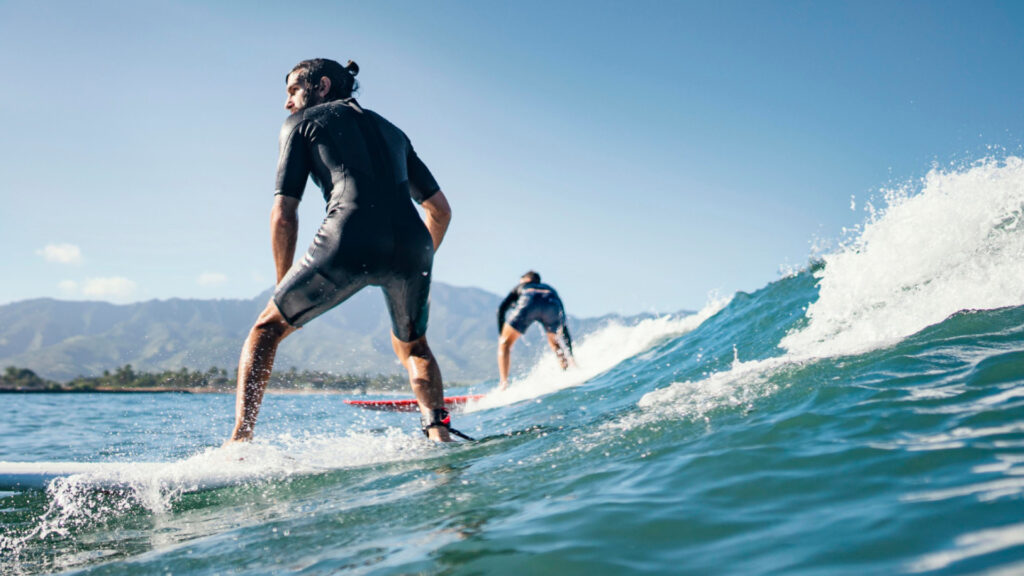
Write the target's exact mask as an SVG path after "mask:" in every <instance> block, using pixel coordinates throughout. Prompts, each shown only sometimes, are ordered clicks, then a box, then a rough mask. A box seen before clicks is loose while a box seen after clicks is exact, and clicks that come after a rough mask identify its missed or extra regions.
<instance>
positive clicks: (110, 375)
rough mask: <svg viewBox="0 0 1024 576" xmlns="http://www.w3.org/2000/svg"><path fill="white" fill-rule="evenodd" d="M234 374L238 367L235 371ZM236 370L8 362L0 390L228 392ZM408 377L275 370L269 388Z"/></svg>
mask: <svg viewBox="0 0 1024 576" xmlns="http://www.w3.org/2000/svg"><path fill="white" fill-rule="evenodd" d="M234 372H235V374H237V371H234ZM235 374H231V375H230V376H229V375H228V371H227V370H225V369H223V368H217V367H211V368H209V369H208V370H206V371H205V372H202V371H199V370H195V371H193V370H189V369H188V368H181V369H178V370H165V371H163V372H137V371H135V369H134V368H132V365H131V364H126V365H124V366H121V367H120V368H117V369H115V370H114V371H113V372H111V371H109V370H104V371H103V374H102V375H100V376H79V377H77V378H75V379H74V380H71V381H70V382H66V383H61V382H55V381H53V380H47V379H45V378H42V377H41V376H39V375H38V374H36V373H35V372H33V371H32V370H29V369H27V368H16V367H14V366H8V367H7V368H6V369H5V370H4V372H3V374H2V375H0V391H21V392H44V391H47V392H89V391H124V392H130V391H150V390H152V391H159V390H192V391H211V392H231V391H233V390H234V389H235V381H236V378H235ZM408 386H409V384H408V380H406V378H405V376H399V375H397V374H377V375H366V374H331V373H329V372H319V371H302V372H300V371H298V370H296V369H295V368H294V367H292V368H291V369H290V370H286V371H281V372H275V373H274V374H273V376H271V378H270V388H271V389H277V390H295V391H323V392H328V391H347V392H365V391H366V390H386V391H404V390H408Z"/></svg>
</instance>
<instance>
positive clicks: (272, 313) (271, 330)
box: [252, 300, 295, 340]
mask: <svg viewBox="0 0 1024 576" xmlns="http://www.w3.org/2000/svg"><path fill="white" fill-rule="evenodd" d="M252 330H253V332H256V333H258V334H261V335H266V336H268V337H272V338H277V339H278V340H280V339H281V338H284V337H285V336H287V335H288V334H290V333H291V332H293V331H294V330H295V328H293V327H292V325H291V324H289V323H288V321H287V320H285V319H284V316H283V315H282V314H281V311H280V310H278V309H277V305H276V304H274V302H273V300H271V301H270V303H269V304H267V307H266V308H265V309H264V310H263V312H261V313H260V316H259V318H257V319H256V323H255V324H254V325H253V327H252Z"/></svg>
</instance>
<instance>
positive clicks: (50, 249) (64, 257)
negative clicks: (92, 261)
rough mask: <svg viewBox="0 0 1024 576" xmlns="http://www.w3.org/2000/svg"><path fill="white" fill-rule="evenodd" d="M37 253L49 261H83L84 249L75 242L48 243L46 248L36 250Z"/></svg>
mask: <svg viewBox="0 0 1024 576" xmlns="http://www.w3.org/2000/svg"><path fill="white" fill-rule="evenodd" d="M36 254H39V255H40V256H42V257H43V258H45V259H46V261H47V262H57V263H58V264H81V263H82V251H81V250H80V249H79V248H78V246H75V245H74V244H48V245H47V246H46V248H43V249H42V250H36Z"/></svg>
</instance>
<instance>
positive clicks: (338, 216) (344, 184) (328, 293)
mask: <svg viewBox="0 0 1024 576" xmlns="http://www.w3.org/2000/svg"><path fill="white" fill-rule="evenodd" d="M309 176H312V178H313V182H314V183H316V184H317V186H319V187H320V188H321V190H323V195H324V200H326V201H327V217H326V218H325V219H324V221H323V224H322V225H321V226H320V230H319V231H318V232H317V234H316V238H315V239H314V240H313V244H312V245H311V246H310V247H309V250H308V251H307V252H306V255H305V256H304V257H303V258H302V260H301V261H300V262H299V263H298V264H296V265H295V266H292V268H291V270H289V272H288V274H287V275H285V277H284V278H283V279H282V280H281V283H280V284H279V285H278V286H277V290H276V291H275V292H274V302H275V303H276V304H277V307H278V309H280V310H281V313H282V314H283V315H284V317H285V319H286V320H287V321H288V323H289V324H291V325H293V326H302V325H303V324H305V323H307V322H309V321H310V320H312V319H313V318H315V317H317V316H319V315H320V314H323V313H324V312H326V311H327V310H330V309H331V308H333V307H334V306H337V305H338V304H340V303H341V302H344V301H345V300H346V299H347V298H349V297H350V296H352V295H353V294H355V293H356V292H357V291H359V290H360V289H362V288H363V287H365V286H367V285H376V286H380V287H381V288H382V289H383V290H384V294H385V297H386V300H387V306H388V312H390V314H391V327H392V331H393V332H394V334H395V336H397V337H398V338H399V339H400V340H403V341H405V342H410V341H412V340H415V339H417V338H419V337H421V336H423V335H424V334H425V333H426V330H427V312H428V302H427V300H428V296H429V294H430V272H431V267H432V265H433V259H434V245H433V241H432V240H431V237H430V233H429V232H428V231H427V227H426V226H425V225H424V223H423V220H422V219H421V218H420V216H419V214H418V213H417V212H416V208H415V207H414V206H413V203H412V201H411V200H410V198H411V199H412V200H416V202H419V203H422V202H423V201H424V200H426V199H428V198H430V197H431V196H433V195H434V194H435V193H436V192H437V191H438V190H439V189H440V188H439V187H438V185H437V182H436V181H435V180H434V177H433V176H432V175H431V174H430V171H429V170H428V169H427V167H426V166H425V165H424V164H423V162H422V161H420V159H419V157H418V156H416V152H415V151H414V150H413V148H412V144H411V143H410V142H409V138H407V137H406V135H405V134H404V133H403V132H402V131H401V130H399V129H398V128H397V127H396V126H395V125H394V124H391V123H390V122H388V121H387V120H385V119H384V118H383V117H381V116H380V115H378V114H376V113H374V112H372V111H370V110H364V109H362V108H360V107H359V105H358V104H357V103H356V101H355V100H353V99H347V100H336V101H333V102H328V103H325V104H320V105H318V106H312V107H310V108H308V109H306V110H302V111H300V112H297V113H295V114H292V115H291V116H290V117H289V118H288V119H287V120H286V121H285V123H284V126H283V127H282V128H281V156H280V160H279V161H278V172H277V194H281V195H284V196H291V197H294V198H299V199H301V198H302V193H303V191H304V189H305V186H306V179H307V177H309Z"/></svg>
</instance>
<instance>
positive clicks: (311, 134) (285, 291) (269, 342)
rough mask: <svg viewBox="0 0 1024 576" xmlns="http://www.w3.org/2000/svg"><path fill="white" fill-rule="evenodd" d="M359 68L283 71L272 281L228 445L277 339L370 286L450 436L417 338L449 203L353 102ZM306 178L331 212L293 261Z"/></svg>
mask: <svg viewBox="0 0 1024 576" xmlns="http://www.w3.org/2000/svg"><path fill="white" fill-rule="evenodd" d="M358 71H359V67H358V66H357V65H356V64H355V63H354V62H352V61H349V63H348V64H347V65H345V66H342V65H341V64H339V63H337V62H335V61H333V60H326V59H319V58H318V59H315V60H304V61H302V62H300V63H299V64H297V65H296V66H295V68H293V69H292V71H291V72H290V73H289V74H288V75H287V77H286V82H287V84H286V89H287V92H288V99H287V101H286V103H285V108H286V109H287V110H288V112H290V113H291V116H289V118H288V119H287V120H285V122H284V126H283V127H282V128H281V136H280V158H279V160H278V169H277V192H276V195H275V197H274V206H273V209H272V210H271V217H270V222H271V224H270V227H271V244H272V248H273V254H274V264H275V266H276V268H277V288H276V290H275V292H274V297H273V299H271V301H270V302H269V303H268V304H267V307H266V309H265V310H264V311H263V313H262V314H260V316H259V318H258V319H257V321H256V324H255V325H254V326H253V327H252V330H251V331H250V332H249V336H248V338H247V339H246V341H245V344H244V346H243V347H242V354H241V358H240V359H239V363H238V391H237V400H236V414H235V427H234V430H233V432H232V434H231V439H230V440H229V442H231V441H240V440H249V439H251V438H252V434H253V426H255V424H256V417H257V415H258V414H259V408H260V403H261V402H262V400H263V392H264V390H265V389H266V386H267V381H268V380H269V378H270V372H271V370H272V369H273V364H274V355H275V353H276V351H277V347H278V344H280V342H281V340H283V339H284V338H285V337H286V336H288V335H289V334H291V333H292V332H294V331H295V330H297V329H298V328H301V327H302V326H303V325H305V324H306V323H307V322H309V321H310V320H312V319H313V318H316V317H317V316H319V315H321V314H323V313H324V312H326V311H328V310H330V309H331V308H333V307H334V306H337V305H338V304H340V303H342V302H344V301H345V300H346V299H348V298H349V297H350V296H352V295H353V294H355V293H356V292H358V291H359V290H360V289H362V288H364V287H365V286H369V285H374V286H380V287H381V288H382V289H383V291H384V295H385V298H386V301H387V307H388V312H389V313H390V315H391V328H392V334H391V343H392V346H393V348H394V350H395V354H396V355H397V356H398V359H399V360H400V361H401V363H402V365H403V366H405V368H406V370H407V371H408V372H409V383H410V384H411V386H412V390H413V393H414V394H415V395H416V400H417V402H418V403H419V406H420V412H421V413H422V418H423V430H424V433H426V434H427V436H428V437H429V438H431V439H433V440H438V441H449V440H450V437H449V430H450V428H449V417H448V413H447V411H445V409H444V392H443V388H442V384H441V371H440V369H439V368H438V365H437V361H436V360H435V359H434V356H433V354H431V351H430V347H429V346H428V345H427V339H426V336H425V334H426V330H427V308H428V303H427V296H428V294H429V290H430V274H431V268H432V264H433V259H434V252H435V251H436V250H437V248H438V246H440V245H441V241H442V240H443V239H444V235H445V231H446V230H447V229H448V223H449V221H450V219H451V209H450V208H449V206H448V201H447V199H446V198H445V195H444V193H443V192H441V190H440V187H439V186H438V185H437V182H436V181H435V180H434V177H433V176H432V175H431V174H430V171H429V170H428V169H427V167H426V165H424V164H423V162H422V161H420V159H419V157H418V156H417V155H416V152H415V151H414V150H413V147H412V144H411V143H410V142H409V138H407V137H406V135H405V134H404V133H403V132H402V131H401V130H399V129H398V128H397V127H396V126H395V125H394V124H391V123H390V122H388V121H387V120H385V119H384V118H383V117H381V116H380V115H378V114H376V113H374V112H371V111H370V110H366V109H363V108H362V107H360V106H359V104H358V103H357V102H356V100H355V99H354V98H352V92H353V91H354V90H355V88H356V87H357V84H356V81H355V75H356V74H357V73H358ZM310 176H311V177H312V179H313V182H314V183H315V184H316V185H317V186H319V187H320V189H321V190H322V191H323V197H324V200H325V201H326V202H327V217H326V218H325V219H324V221H323V224H322V225H321V226H320V230H319V231H318V232H317V234H316V238H315V239H314V240H313V243H312V245H311V246H310V247H309V250H308V251H307V252H306V255H305V256H304V257H303V258H302V260H301V261H299V262H298V263H297V264H295V265H293V262H292V261H293V259H294V256H295V246H296V241H297V232H298V215H297V208H298V205H299V201H300V200H301V198H302V194H303V191H304V189H305V186H306V179H307V177H310ZM412 200H415V201H416V202H417V203H419V204H420V205H421V206H422V207H423V211H424V219H421V218H420V216H419V214H418V213H417V211H416V208H415V207H414V206H413V203H412ZM424 220H425V221H424Z"/></svg>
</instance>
